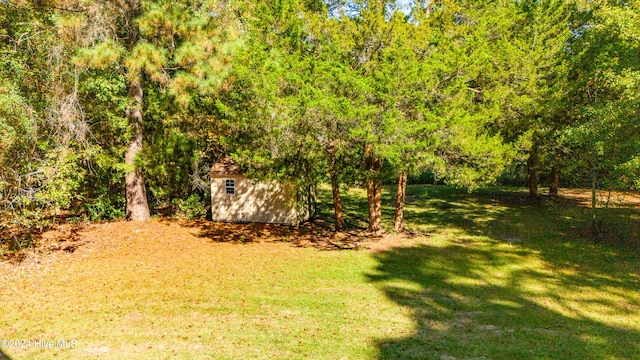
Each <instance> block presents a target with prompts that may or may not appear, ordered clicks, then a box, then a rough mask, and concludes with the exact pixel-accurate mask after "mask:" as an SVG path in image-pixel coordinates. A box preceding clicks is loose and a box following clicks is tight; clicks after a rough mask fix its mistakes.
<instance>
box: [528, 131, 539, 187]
mask: <svg viewBox="0 0 640 360" xmlns="http://www.w3.org/2000/svg"><path fill="white" fill-rule="evenodd" d="M527 168H528V171H529V197H531V198H536V197H538V174H537V170H538V150H537V146H536V145H535V143H534V145H533V146H532V147H531V152H530V153H529V160H527Z"/></svg>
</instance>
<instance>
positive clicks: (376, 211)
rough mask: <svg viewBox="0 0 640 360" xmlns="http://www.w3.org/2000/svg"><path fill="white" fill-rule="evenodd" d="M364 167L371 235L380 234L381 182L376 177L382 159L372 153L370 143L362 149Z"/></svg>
mask: <svg viewBox="0 0 640 360" xmlns="http://www.w3.org/2000/svg"><path fill="white" fill-rule="evenodd" d="M364 156H365V168H366V170H367V205H368V206H367V207H368V210H369V227H368V228H367V230H368V231H369V232H371V233H372V234H373V235H380V234H381V233H382V232H383V230H382V183H381V181H380V179H378V175H379V173H380V170H381V169H382V160H380V159H379V158H377V157H375V156H374V155H373V149H372V147H371V145H368V144H367V145H366V146H365V150H364Z"/></svg>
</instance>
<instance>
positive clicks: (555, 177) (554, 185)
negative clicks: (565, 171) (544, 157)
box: [549, 169, 560, 195]
mask: <svg viewBox="0 0 640 360" xmlns="http://www.w3.org/2000/svg"><path fill="white" fill-rule="evenodd" d="M551 176H552V178H551V185H550V186H549V195H558V188H559V187H560V173H559V172H558V170H557V169H553V174H551Z"/></svg>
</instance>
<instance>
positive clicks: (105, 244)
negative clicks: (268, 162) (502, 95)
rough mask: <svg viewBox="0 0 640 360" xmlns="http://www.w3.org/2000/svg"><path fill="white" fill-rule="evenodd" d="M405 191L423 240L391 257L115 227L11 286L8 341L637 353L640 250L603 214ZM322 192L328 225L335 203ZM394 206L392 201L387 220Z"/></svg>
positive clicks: (152, 353) (98, 346)
mask: <svg viewBox="0 0 640 360" xmlns="http://www.w3.org/2000/svg"><path fill="white" fill-rule="evenodd" d="M386 190H390V189H386ZM408 193H409V194H410V197H409V200H408V202H407V215H408V216H407V220H408V224H407V226H408V227H409V229H412V230H415V231H418V232H420V233H423V234H424V235H423V236H420V237H418V238H414V239H411V240H408V239H404V240H397V241H399V242H400V243H399V244H397V245H401V246H397V247H391V248H388V249H387V250H384V251H377V252H368V251H365V250H357V251H353V250H352V251H320V250H317V249H314V248H301V247H298V246H296V244H295V243H294V242H282V241H275V240H274V241H271V242H264V243H260V242H257V241H252V242H247V243H238V242H233V241H230V242H228V243H225V242H221V241H219V239H218V238H220V237H221V236H220V234H218V235H216V236H218V238H216V239H213V238H212V237H211V236H213V235H207V234H209V233H207V232H205V231H202V228H201V226H202V225H201V224H198V223H188V222H185V223H181V225H179V224H177V223H171V222H160V221H152V222H150V223H148V224H143V225H139V224H132V223H124V222H123V223H113V224H106V225H104V226H102V225H101V226H99V227H97V228H95V229H93V230H91V231H87V232H86V233H84V234H82V236H84V237H85V238H89V239H91V240H92V242H91V243H89V245H87V246H84V247H81V248H79V249H78V250H77V251H76V252H75V253H73V254H70V255H69V256H68V257H67V258H63V259H62V260H60V261H59V262H56V263H53V264H50V265H47V266H44V265H43V266H39V264H35V265H37V266H35V267H34V268H31V269H30V270H29V271H24V272H20V273H17V274H14V275H11V276H4V277H2V278H1V279H2V280H1V281H2V282H1V283H0V287H1V292H0V301H1V302H2V304H3V309H7V310H5V311H3V312H0V324H1V326H0V340H2V339H13V338H16V339H41V340H56V339H62V338H65V339H74V340H76V341H77V346H76V347H74V348H34V347H31V348H30V349H16V348H7V347H3V348H2V351H3V352H5V353H6V354H7V355H8V356H10V357H12V358H19V359H22V358H26V359H41V358H45V359H47V358H60V359H65V358H67V359H76V358H103V359H121V358H127V359H136V358H137V359H148V358H178V359H198V358H201V359H238V358H243V359H246V358H257V359H260V358H277V359H283V358H285V359H286V358H289V359H300V358H309V359H323V358H324V359H341V358H347V359H376V358H378V359H406V358H408V359H410V358H415V359H483V358H484V359H547V358H553V359H576V358H579V359H633V358H640V345H639V342H638V339H639V338H640V291H639V290H640V275H639V274H640V261H639V259H640V257H639V256H638V253H637V252H634V251H632V250H630V249H627V248H625V247H620V246H616V244H609V243H601V242H598V241H597V240H593V239H592V238H590V237H589V236H584V234H583V233H582V230H581V229H582V227H581V226H582V225H584V224H585V222H587V221H588V217H589V213H588V211H586V210H585V209H582V208H578V207H575V206H568V205H566V204H563V205H562V206H557V205H556V204H554V203H545V202H544V201H543V202H541V203H539V204H532V203H529V202H527V201H526V194H524V193H523V192H522V191H521V190H519V189H518V190H508V191H503V190H502V189H499V190H482V191H480V192H477V193H467V192H465V191H460V190H456V189H452V188H448V187H420V186H411V187H409V191H408ZM320 195H321V198H322V199H323V202H322V203H321V204H320V212H321V214H322V216H323V217H325V218H327V219H328V218H329V216H330V214H331V213H330V211H331V208H330V197H329V195H330V194H328V193H326V192H325V193H323V192H321V193H320ZM344 196H345V199H344V200H345V204H349V205H348V206H347V207H346V212H347V213H346V216H347V220H348V221H349V223H350V224H351V225H352V226H353V225H354V224H360V223H362V222H365V220H366V196H365V193H364V191H363V190H361V189H354V190H351V191H349V192H347V193H345V194H344ZM392 199H393V193H392V192H391V191H387V192H386V193H385V195H384V201H385V207H384V217H385V221H386V226H387V227H390V222H391V219H392V214H393V206H392V205H393V203H392ZM624 211H627V212H632V213H633V211H637V210H634V209H624ZM614 215H615V214H614ZM616 216H617V215H616ZM190 224H191V225H190ZM243 229H245V228H244V227H238V228H237V229H236V230H237V233H238V234H240V233H242V231H245V230H243ZM265 234H267V232H266V231H265ZM264 236H265V237H267V236H280V235H277V234H276V235H264ZM265 240H267V239H265ZM272 240H273V239H272Z"/></svg>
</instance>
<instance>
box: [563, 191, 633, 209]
mask: <svg viewBox="0 0 640 360" xmlns="http://www.w3.org/2000/svg"><path fill="white" fill-rule="evenodd" d="M558 197H559V198H562V199H566V200H570V201H573V202H575V203H576V204H577V205H579V206H584V207H590V206H591V190H590V189H559V191H558ZM596 200H597V201H598V206H603V205H606V204H607V202H608V205H609V206H610V207H635V208H640V194H638V193H636V192H632V191H612V192H611V193H609V191H598V192H597V193H596Z"/></svg>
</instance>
